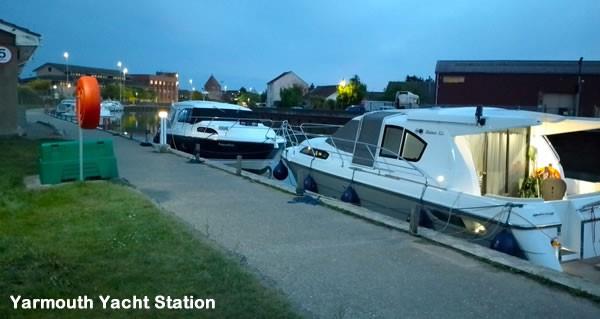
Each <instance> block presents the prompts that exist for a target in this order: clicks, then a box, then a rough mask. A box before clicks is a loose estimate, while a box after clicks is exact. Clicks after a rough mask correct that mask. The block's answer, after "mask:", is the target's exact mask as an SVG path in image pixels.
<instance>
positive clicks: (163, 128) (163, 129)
mask: <svg viewBox="0 0 600 319" xmlns="http://www.w3.org/2000/svg"><path fill="white" fill-rule="evenodd" d="M160 144H161V145H165V144H167V118H165V117H162V118H161V119H160Z"/></svg>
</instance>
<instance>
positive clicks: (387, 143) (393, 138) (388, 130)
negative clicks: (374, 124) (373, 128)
mask: <svg viewBox="0 0 600 319" xmlns="http://www.w3.org/2000/svg"><path fill="white" fill-rule="evenodd" d="M403 133H404V129H403V128H401V127H397V126H386V127H385V131H384V133H383V141H382V142H381V151H380V152H379V155H380V156H383V157H391V158H398V156H399V154H400V145H402V135H403Z"/></svg>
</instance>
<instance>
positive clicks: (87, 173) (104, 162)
mask: <svg viewBox="0 0 600 319" xmlns="http://www.w3.org/2000/svg"><path fill="white" fill-rule="evenodd" d="M116 177H119V172H118V170H117V159H116V158H115V153H114V150H113V144H112V140H110V139H101V140H87V141H84V142H83V178H84V179H110V178H116ZM75 180H79V142H78V141H66V142H52V143H42V145H41V146H40V181H41V183H42V184H58V183H62V182H67V181H75Z"/></svg>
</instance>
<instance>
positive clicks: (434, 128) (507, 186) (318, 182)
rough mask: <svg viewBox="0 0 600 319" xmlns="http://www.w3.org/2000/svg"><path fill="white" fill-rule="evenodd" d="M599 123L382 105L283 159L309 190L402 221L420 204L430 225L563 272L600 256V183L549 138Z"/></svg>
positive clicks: (500, 112) (521, 113) (467, 109)
mask: <svg viewBox="0 0 600 319" xmlns="http://www.w3.org/2000/svg"><path fill="white" fill-rule="evenodd" d="M599 128H600V121H599V120H597V119H589V118H567V117H562V116H558V115H551V114H544V113H535V112H527V111H516V110H505V109H499V108H482V107H477V108H475V107H463V108H438V107H436V108H429V109H412V110H402V111H400V110H395V111H380V112H371V113H367V114H364V115H362V116H358V117H356V118H354V119H353V120H351V121H349V122H348V123H347V124H346V125H345V126H343V127H341V128H340V129H339V130H338V131H337V132H336V133H335V134H333V135H332V136H320V137H314V138H308V139H305V140H303V141H302V142H299V143H298V145H296V146H291V147H288V148H287V149H286V150H285V151H284V152H283V154H282V158H283V161H284V163H285V164H286V166H287V167H289V169H290V170H291V171H292V172H293V174H294V177H295V178H296V180H297V181H298V182H299V183H304V187H305V188H306V189H307V190H311V191H314V192H318V193H319V194H323V195H326V196H331V197H337V198H340V197H342V199H343V200H346V201H349V202H354V203H356V204H360V205H362V206H365V207H368V208H371V209H373V210H376V211H379V212H382V213H384V214H388V215H390V216H393V217H396V218H399V219H403V220H407V219H409V216H410V212H411V210H412V209H417V210H418V211H420V212H421V220H420V221H419V222H420V223H421V224H422V225H426V226H429V227H433V228H434V229H436V230H440V231H445V232H451V233H453V234H457V235H460V236H462V237H466V238H468V239H470V240H473V241H475V242H479V243H482V244H486V245H489V246H490V247H492V248H495V249H497V250H500V251H503V252H506V253H509V254H513V255H516V256H519V257H522V258H526V259H528V260H530V261H531V262H532V263H535V264H538V265H542V266H545V267H548V268H551V269H555V270H559V271H560V270H562V266H561V262H564V261H567V260H573V259H586V258H592V257H597V256H600V192H599V191H600V183H594V182H587V181H582V180H577V179H573V178H568V177H565V175H564V171H563V168H562V166H561V163H560V158H559V156H558V155H557V153H556V151H555V150H554V148H553V146H552V145H551V143H550V142H549V140H548V139H547V138H546V136H548V135H552V134H559V133H566V132H575V131H584V130H592V129H599ZM300 131H301V132H303V133H306V131H307V130H306V127H301V128H300ZM296 133H297V131H296ZM289 136H290V137H291V138H293V135H291V134H290V135H289ZM581 156H586V154H585V150H582V153H581Z"/></svg>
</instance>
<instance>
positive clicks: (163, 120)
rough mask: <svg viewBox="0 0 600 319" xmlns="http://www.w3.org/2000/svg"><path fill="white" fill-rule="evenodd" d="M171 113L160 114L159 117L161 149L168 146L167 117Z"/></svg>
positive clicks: (163, 112)
mask: <svg viewBox="0 0 600 319" xmlns="http://www.w3.org/2000/svg"><path fill="white" fill-rule="evenodd" d="M168 115H169V113H167V111H160V112H158V117H159V118H160V141H159V142H160V145H161V148H162V147H163V145H165V144H167V116H168Z"/></svg>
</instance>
